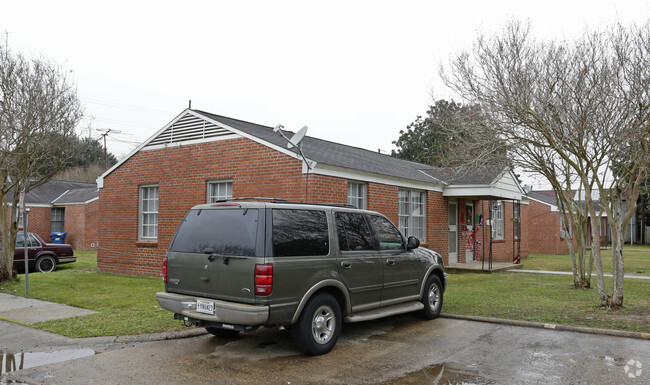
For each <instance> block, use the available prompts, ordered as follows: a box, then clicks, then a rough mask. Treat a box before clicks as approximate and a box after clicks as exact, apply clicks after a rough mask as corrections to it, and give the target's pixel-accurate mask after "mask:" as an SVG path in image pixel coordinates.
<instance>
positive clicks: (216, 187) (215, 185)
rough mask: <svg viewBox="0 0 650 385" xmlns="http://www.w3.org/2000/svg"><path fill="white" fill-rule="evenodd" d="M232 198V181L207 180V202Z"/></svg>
mask: <svg viewBox="0 0 650 385" xmlns="http://www.w3.org/2000/svg"><path fill="white" fill-rule="evenodd" d="M231 198H232V181H230V180H228V181H225V180H221V181H210V182H208V203H214V202H216V201H221V200H228V199H231Z"/></svg>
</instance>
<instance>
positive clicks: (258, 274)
mask: <svg viewBox="0 0 650 385" xmlns="http://www.w3.org/2000/svg"><path fill="white" fill-rule="evenodd" d="M272 291H273V265H272V264H270V263H267V264H265V265H255V295H269V294H271V292H272Z"/></svg>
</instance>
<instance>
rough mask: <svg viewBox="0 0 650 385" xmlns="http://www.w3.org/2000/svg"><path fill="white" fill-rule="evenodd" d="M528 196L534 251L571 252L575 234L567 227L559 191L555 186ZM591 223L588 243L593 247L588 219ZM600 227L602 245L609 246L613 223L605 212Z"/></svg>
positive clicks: (531, 192)
mask: <svg viewBox="0 0 650 385" xmlns="http://www.w3.org/2000/svg"><path fill="white" fill-rule="evenodd" d="M527 196H528V199H529V200H530V205H529V219H528V226H529V232H528V238H529V251H530V253H532V254H568V253H569V244H568V242H569V241H570V240H572V234H571V232H569V233H567V231H565V230H564V226H563V222H562V221H563V220H562V215H561V212H560V208H559V205H558V203H557V199H556V198H555V192H554V191H552V190H541V191H529V192H528V195H527ZM603 215H605V214H603ZM587 226H588V229H587V237H588V239H587V245H588V247H590V245H591V230H590V229H591V224H590V223H588V224H587ZM600 228H601V235H600V245H601V247H605V246H607V245H608V244H609V236H608V232H609V225H608V223H607V218H606V217H605V216H604V217H603V218H601V224H600ZM573 245H574V247H575V246H576V243H575V240H573Z"/></svg>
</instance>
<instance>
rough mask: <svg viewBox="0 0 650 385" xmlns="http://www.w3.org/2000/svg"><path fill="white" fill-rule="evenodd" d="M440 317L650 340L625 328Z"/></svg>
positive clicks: (445, 315) (461, 316)
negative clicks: (615, 328) (598, 327)
mask: <svg viewBox="0 0 650 385" xmlns="http://www.w3.org/2000/svg"><path fill="white" fill-rule="evenodd" d="M440 317H442V318H450V319H457V320H465V321H477V322H489V323H494V324H500V325H509V326H521V327H529V328H538V329H552V330H558V331H567V332H578V333H587V334H600V335H606V336H612V337H627V338H637V339H641V340H650V333H642V332H630V331H625V330H614V329H597V328H588V327H583V326H568V325H556V324H545V323H540V322H531V321H519V320H509V319H503V318H492V317H479V316H467V315H457V314H447V313H441V314H440Z"/></svg>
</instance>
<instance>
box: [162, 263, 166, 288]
mask: <svg viewBox="0 0 650 385" xmlns="http://www.w3.org/2000/svg"><path fill="white" fill-rule="evenodd" d="M162 279H163V282H165V283H167V257H165V259H163V269H162Z"/></svg>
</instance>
